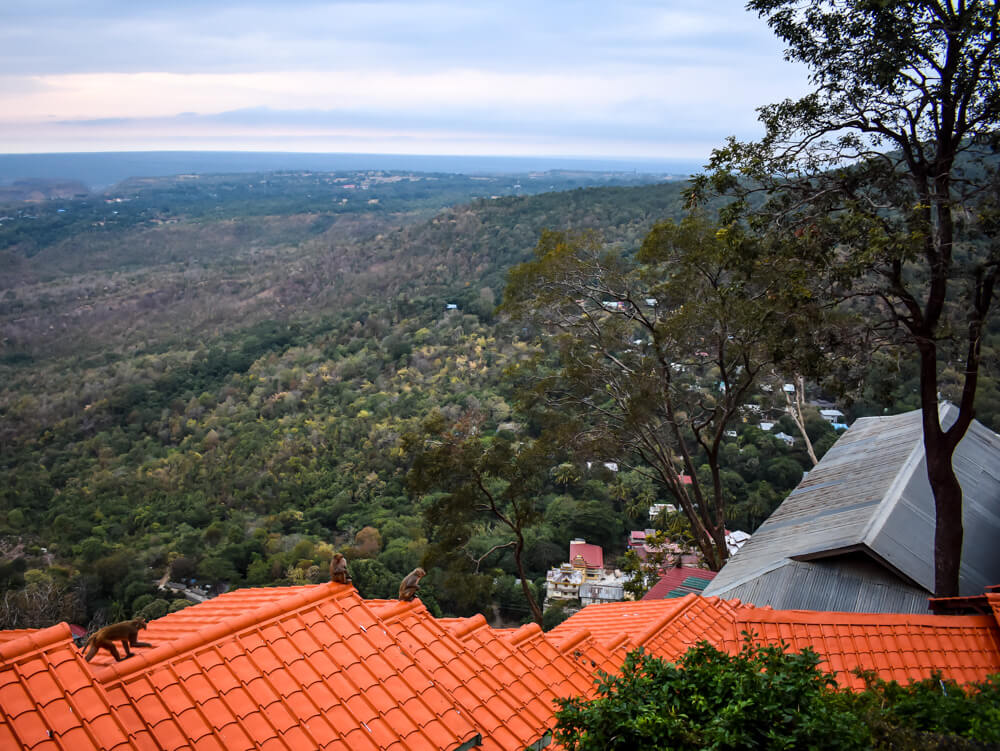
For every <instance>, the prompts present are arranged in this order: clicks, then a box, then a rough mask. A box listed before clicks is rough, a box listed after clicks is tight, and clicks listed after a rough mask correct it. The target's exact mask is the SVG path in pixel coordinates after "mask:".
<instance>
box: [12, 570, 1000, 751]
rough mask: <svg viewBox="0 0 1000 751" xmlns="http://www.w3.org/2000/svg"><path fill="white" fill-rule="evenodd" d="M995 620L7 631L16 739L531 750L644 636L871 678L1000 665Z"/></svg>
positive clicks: (726, 613) (631, 619)
mask: <svg viewBox="0 0 1000 751" xmlns="http://www.w3.org/2000/svg"><path fill="white" fill-rule="evenodd" d="M984 597H985V598H986V599H985V602H986V603H987V604H988V606H989V609H990V612H989V613H988V614H980V615H950V616H936V615H927V616H899V615H884V614H883V615H863V614H854V613H811V612H801V611H778V610H771V609H768V608H754V607H747V606H744V605H742V604H741V603H739V601H723V600H719V599H718V598H714V597H698V596H695V595H687V596H685V597H681V598H675V599H669V600H656V601H643V602H621V603H609V604H599V605H590V606H588V607H586V608H584V609H583V610H581V611H580V612H579V613H577V614H575V615H573V616H572V617H571V618H569V619H568V620H566V621H565V622H563V623H562V624H560V625H559V626H558V627H557V628H555V629H553V630H552V631H550V632H548V633H543V632H542V631H541V629H539V628H538V627H537V626H536V625H534V624H532V625H527V626H523V627H521V628H518V629H493V628H490V627H489V625H488V624H487V623H486V620H485V619H484V618H483V617H482V616H474V617H471V618H442V619H435V618H434V617H433V616H432V615H431V614H430V613H429V612H428V611H427V609H426V608H425V607H424V606H423V605H422V603H420V601H419V600H415V601H413V602H399V601H396V600H364V599H362V598H361V597H360V596H359V595H358V593H357V591H356V590H355V589H354V588H353V587H351V586H350V585H341V584H321V585H313V586H303V587H279V588H270V589H243V590H237V591H235V592H231V593H227V594H225V595H222V596H220V597H217V598H215V599H213V600H210V601H208V602H205V603H202V604H199V605H195V606H191V607H189V608H186V609H184V610H181V611H179V612H176V613H172V614H170V615H168V616H165V617H163V618H160V619H157V620H155V621H152V622H150V624H149V627H148V629H147V630H146V631H144V632H142V636H141V639H142V640H143V641H148V642H149V643H151V644H152V645H153V646H151V647H139V648H136V650H135V652H136V654H135V656H134V657H132V658H130V659H127V660H123V661H122V662H114V660H112V659H111V658H110V657H109V656H107V655H106V654H104V653H103V652H102V653H100V654H99V656H98V657H96V658H95V659H94V660H93V661H92V662H90V663H87V662H85V661H84V660H83V657H82V655H81V652H80V650H79V649H78V648H77V647H76V646H75V645H74V643H73V641H72V638H71V634H70V629H69V627H68V626H67V625H66V624H65V623H63V624H58V625H56V626H52V627H50V628H45V629H39V630H26V631H21V632H18V633H15V634H0V748H24V749H58V748H72V749H73V751H83V750H84V749H98V748H99V749H122V750H124V749H167V750H168V751H170V750H172V749H182V748H184V749H197V750H198V751H201V750H203V749H218V750H219V751H221V750H222V749H229V748H261V749H274V750H275V751H278V750H280V749H301V748H323V749H345V750H346V749H351V751H357V750H362V751H364V750H366V749H392V750H393V751H404V750H405V749H426V748H442V749H467V748H472V747H481V748H484V749H509V748H525V747H527V746H529V745H531V744H533V743H536V742H538V741H539V740H542V739H544V738H545V737H546V734H547V733H548V732H549V731H550V729H551V728H552V726H553V722H554V721H553V712H554V709H555V707H554V703H553V702H554V700H555V699H556V698H558V697H564V696H570V695H589V694H591V692H593V690H594V674H595V672H596V671H597V670H604V671H608V672H614V671H616V670H617V669H618V668H619V667H620V665H621V663H622V661H623V660H624V657H625V654H626V652H627V651H628V650H630V649H634V648H636V647H639V646H642V647H644V648H645V649H646V650H648V651H650V652H652V653H653V654H655V655H658V656H661V657H664V658H667V659H676V658H677V657H679V656H680V655H681V654H683V652H684V651H685V650H686V649H687V648H688V647H690V646H691V645H693V644H694V643H696V642H697V641H699V640H701V639H708V640H709V641H710V642H712V643H713V644H716V645H717V646H719V647H720V648H723V649H727V650H731V651H736V650H737V649H738V648H739V646H740V644H741V642H742V639H743V636H742V632H743V631H752V632H753V633H755V634H756V637H757V638H758V639H760V640H763V641H767V642H778V641H780V640H784V641H785V642H787V643H789V644H791V645H792V646H793V648H795V649H800V648H801V647H804V646H812V647H813V648H814V649H816V650H817V652H819V654H820V655H821V656H822V657H823V658H824V659H825V660H826V661H827V664H826V665H825V667H828V668H829V669H832V670H835V671H837V672H838V677H839V678H840V680H842V681H844V682H846V683H848V684H850V685H858V680H857V679H856V678H855V677H854V676H852V675H851V674H850V672H849V671H850V670H851V669H852V668H854V667H862V668H866V669H872V670H875V671H877V672H878V673H879V674H880V675H881V676H883V677H885V678H896V679H900V680H905V679H908V678H922V677H925V676H927V675H929V674H930V672H931V671H932V670H935V669H937V670H941V671H942V672H943V673H944V675H945V676H947V677H952V678H955V679H956V680H958V681H963V682H964V681H969V680H981V679H983V678H985V677H986V676H987V675H988V674H990V673H995V672H998V671H1000V628H998V623H997V617H998V613H1000V594H994V593H988V594H986V595H984Z"/></svg>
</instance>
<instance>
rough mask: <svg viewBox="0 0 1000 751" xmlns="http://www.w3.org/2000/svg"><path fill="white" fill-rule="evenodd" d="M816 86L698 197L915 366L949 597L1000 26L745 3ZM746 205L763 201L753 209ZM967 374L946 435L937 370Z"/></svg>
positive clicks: (805, 4)
mask: <svg viewBox="0 0 1000 751" xmlns="http://www.w3.org/2000/svg"><path fill="white" fill-rule="evenodd" d="M747 7H748V9H750V10H755V11H757V12H758V13H759V14H760V15H761V16H762V17H764V18H766V19H767V21H768V24H769V25H770V26H771V28H772V29H773V30H774V32H775V33H776V34H777V35H778V36H779V37H780V38H781V39H783V40H784V41H785V43H786V44H787V49H786V51H785V57H786V59H788V60H791V61H795V62H800V63H804V64H805V65H806V66H808V68H809V70H810V76H811V81H812V83H813V84H814V87H815V89H814V91H813V92H812V93H810V94H808V95H807V96H805V97H803V98H801V99H798V100H791V99H789V100H785V101H783V102H780V103H778V104H772V105H768V106H765V107H762V108H761V109H760V110H759V113H760V120H761V122H762V123H763V124H764V126H765V135H764V137H763V139H762V140H760V141H759V142H755V143H741V142H739V141H737V140H736V139H730V141H729V142H728V143H727V145H726V146H725V147H724V148H721V149H718V150H716V151H715V152H714V153H713V157H712V159H711V162H710V164H709V173H708V174H707V175H705V176H701V177H700V178H699V179H698V180H696V183H695V186H694V188H693V197H694V198H696V199H697V198H704V197H707V196H708V195H710V194H711V193H713V192H716V193H722V194H726V195H729V196H731V197H735V199H736V200H735V201H733V202H732V203H731V204H729V205H728V207H727V208H726V209H725V210H724V215H723V216H724V221H727V222H728V221H736V219H737V218H738V217H740V216H741V215H744V216H746V217H747V218H748V226H749V227H750V228H751V230H753V231H755V232H757V233H759V234H760V235H768V236H769V237H771V238H773V239H774V240H775V244H776V246H783V247H784V251H785V253H786V255H788V256H790V257H796V258H799V259H800V260H801V261H802V263H803V264H805V265H808V266H809V267H810V268H812V269H813V270H814V272H815V274H816V277H817V278H818V279H820V280H822V281H823V282H824V283H825V287H826V290H825V291H826V293H827V294H829V295H830V296H831V298H832V299H835V300H838V301H840V302H841V303H842V307H844V308H846V309H850V310H852V311H854V312H857V313H860V314H862V315H863V316H864V317H865V318H866V319H867V320H869V321H870V322H871V326H870V329H869V330H870V333H871V334H872V335H873V336H875V337H876V341H878V342H880V343H882V344H884V345H887V346H896V347H901V348H904V349H905V350H907V351H909V352H911V353H912V354H913V356H915V358H916V359H917V360H918V361H919V371H920V386H919V391H920V406H921V408H922V410H923V441H924V449H925V455H926V465H927V476H928V479H929V481H930V485H931V488H932V490H933V493H934V501H935V510H936V531H935V541H934V550H935V591H936V592H937V594H938V595H942V596H945V595H957V594H958V592H959V565H960V562H961V548H962V488H961V486H960V485H959V482H958V479H957V477H956V476H955V472H954V469H953V467H952V456H953V454H954V452H955V448H956V447H957V445H958V443H959V441H961V439H962V437H963V436H964V435H965V432H966V430H967V429H968V427H969V424H970V423H971V422H972V419H973V417H974V406H975V397H976V387H977V385H978V380H979V367H980V356H981V346H982V336H983V331H984V326H985V324H986V321H987V316H988V315H989V313H990V311H991V307H992V305H993V301H994V289H995V285H996V282H997V274H998V269H1000V248H998V245H997V240H996V238H997V233H998V229H1000V203H998V201H1000V199H998V193H1000V191H998V187H1000V180H998V177H997V169H996V152H997V148H998V145H1000V134H998V130H997V124H998V121H1000V23H998V14H1000V10H998V7H1000V6H998V5H997V3H996V2H995V1H994V0H750V2H749V3H748V5H747ZM754 194H762V199H761V198H756V197H755V196H754ZM952 361H954V362H957V363H960V366H959V368H960V370H961V371H962V378H963V379H964V380H963V384H962V389H961V396H960V398H959V400H958V416H957V418H956V419H955V420H954V422H952V423H951V424H950V425H945V424H942V422H941V419H940V414H939V405H938V393H939V380H940V377H941V373H942V370H943V369H944V368H946V367H947V365H948V364H949V363H950V362H952Z"/></svg>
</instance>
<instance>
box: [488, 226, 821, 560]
mask: <svg viewBox="0 0 1000 751" xmlns="http://www.w3.org/2000/svg"><path fill="white" fill-rule="evenodd" d="M745 245H746V240H745V238H744V237H743V236H742V235H741V234H739V233H729V232H727V231H726V230H724V229H720V228H718V227H716V226H714V225H711V224H709V223H708V222H706V221H704V220H703V219H701V218H699V217H689V218H687V219H685V220H683V221H682V222H681V223H679V224H676V223H674V222H663V223H660V224H657V225H656V226H655V227H654V228H653V229H652V231H651V232H650V233H649V235H648V236H647V237H646V239H645V241H644V242H643V244H642V248H641V250H640V251H639V253H638V255H637V257H635V258H629V257H626V256H624V255H622V254H619V253H616V252H614V251H611V250H607V249H605V248H603V247H601V245H600V243H599V241H598V239H597V238H596V237H595V236H593V235H568V234H563V233H552V232H547V233H543V234H542V237H541V240H540V241H539V243H538V247H537V248H536V250H535V259H534V260H533V261H529V262H528V263H525V264H522V265H520V266H518V267H516V268H515V269H513V270H512V271H511V272H510V276H509V280H508V285H507V288H506V291H505V300H504V304H503V310H505V311H506V312H508V313H510V314H511V315H513V316H514V317H516V318H519V319H521V320H523V321H525V322H528V323H530V324H532V325H534V326H537V327H539V328H541V329H542V332H543V333H545V334H548V335H550V336H554V339H553V341H554V342H555V348H556V349H557V357H558V367H557V369H556V370H555V372H554V373H542V374H541V376H540V377H539V378H538V379H537V382H536V383H535V393H536V394H537V395H538V397H539V398H540V399H541V400H542V401H543V402H545V403H546V404H547V405H548V406H549V407H550V408H552V409H554V410H557V413H558V415H559V418H560V419H562V420H565V419H567V418H569V417H571V416H573V417H575V418H576V420H577V425H578V426H579V431H578V433H577V436H576V438H577V443H578V445H579V447H580V448H581V450H582V451H584V452H589V453H590V454H591V456H593V458H595V459H599V460H601V461H606V460H608V459H614V460H615V461H617V462H618V463H619V464H623V465H625V466H626V467H629V468H630V469H633V470H635V471H640V472H643V473H645V474H647V475H648V476H650V477H651V478H652V479H653V480H655V482H656V483H657V484H658V485H659V486H660V487H661V488H663V489H665V490H666V491H668V492H669V493H670V494H671V495H673V497H674V498H675V499H676V500H677V503H678V505H679V506H680V508H681V509H682V510H683V512H684V514H685V515H686V516H687V518H688V520H689V521H690V525H691V533H692V535H693V537H694V542H695V544H696V546H697V548H698V550H699V551H700V553H701V555H702V556H703V558H704V560H705V563H706V564H707V565H708V566H709V568H711V569H712V570H714V571H717V570H718V569H719V568H721V566H722V565H723V563H724V562H725V560H726V558H727V557H728V549H727V547H726V542H725V533H726V520H725V509H726V501H727V499H726V493H725V489H724V486H723V482H722V476H721V469H722V464H721V459H722V454H721V448H722V446H723V442H724V437H725V432H726V429H727V427H728V426H729V425H731V424H732V423H733V422H734V421H735V420H736V419H737V418H738V416H739V414H740V409H741V408H742V406H743V404H744V403H745V402H746V401H747V398H748V395H749V394H751V393H753V392H754V390H755V388H756V386H757V384H758V382H759V379H760V377H761V376H762V375H763V374H764V373H766V372H769V371H770V369H771V368H772V367H773V366H774V365H775V364H776V363H777V362H779V361H780V360H783V359H785V358H787V357H789V356H790V353H791V352H795V351H799V350H807V349H808V348H805V347H803V342H804V341H805V340H806V338H807V335H808V332H809V331H810V330H817V328H818V327H817V326H816V325H815V322H812V323H811V324H810V325H806V323H807V321H808V320H809V319H808V316H809V313H810V311H811V310H813V308H812V306H810V304H809V301H808V299H807V298H806V297H804V295H806V294H807V293H808V287H807V286H806V285H805V283H804V280H803V279H801V277H800V272H799V270H798V265H797V264H795V263H785V264H781V263H778V262H773V261H772V259H770V258H769V257H767V256H765V255H764V254H762V253H761V254H760V255H759V256H758V257H757V258H755V257H754V253H757V252H758V251H759V250H760V249H759V248H747V247H744V246H745ZM702 462H705V463H707V465H708V467H709V472H708V477H707V479H706V480H703V478H702V476H701V473H700V472H699V471H698V470H699V468H700V466H701V464H702ZM689 478H690V479H689ZM688 483H690V484H688Z"/></svg>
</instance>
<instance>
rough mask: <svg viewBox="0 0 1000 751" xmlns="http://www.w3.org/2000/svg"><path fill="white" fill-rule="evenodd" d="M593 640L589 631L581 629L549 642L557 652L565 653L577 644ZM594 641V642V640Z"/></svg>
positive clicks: (551, 639) (550, 639)
mask: <svg viewBox="0 0 1000 751" xmlns="http://www.w3.org/2000/svg"><path fill="white" fill-rule="evenodd" d="M593 638H594V635H593V634H592V633H591V632H590V629H586V628H581V629H580V630H579V631H574V632H573V633H571V634H569V635H568V636H566V637H565V638H564V639H556V638H549V641H550V642H552V643H553V644H555V645H556V648H557V649H559V651H561V652H563V653H566V652H569V651H570V650H571V649H573V648H574V647H576V646H577V645H578V644H580V643H582V642H585V641H587V639H593ZM594 641H595V642H596V639H595V640H594Z"/></svg>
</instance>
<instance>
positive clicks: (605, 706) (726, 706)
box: [555, 634, 1000, 751]
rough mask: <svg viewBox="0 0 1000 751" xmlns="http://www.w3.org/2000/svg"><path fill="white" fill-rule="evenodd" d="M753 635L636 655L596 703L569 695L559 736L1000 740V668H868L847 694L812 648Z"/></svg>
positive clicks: (865, 744)
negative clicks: (975, 674)
mask: <svg viewBox="0 0 1000 751" xmlns="http://www.w3.org/2000/svg"><path fill="white" fill-rule="evenodd" d="M745 637H746V639H745V641H744V644H743V646H742V648H741V649H740V651H739V653H738V654H735V655H731V656H730V655H727V654H725V653H723V652H720V651H719V650H717V649H715V648H714V647H712V646H711V645H710V644H708V643H707V642H701V643H699V644H698V645H696V646H694V647H692V648H691V649H689V650H688V651H687V652H686V653H685V654H684V655H683V656H682V657H681V659H680V660H679V661H678V662H677V663H676V664H672V663H668V662H666V661H664V660H660V659H657V658H655V657H652V656H650V655H648V654H646V653H644V652H643V651H642V650H638V651H635V652H631V653H629V655H628V656H627V657H626V659H625V664H624V665H623V667H622V670H621V673H620V674H619V675H617V676H612V675H608V674H605V673H601V674H600V679H599V681H598V683H597V696H596V697H595V698H594V699H590V700H588V699H582V698H572V699H561V700H560V701H559V704H560V709H559V711H557V712H556V720H557V726H556V732H555V735H556V739H557V740H558V741H559V742H560V743H562V744H563V745H564V746H565V747H566V748H568V749H570V750H571V751H590V750H593V751H598V750H601V751H604V750H605V749H635V751H643V750H644V749H649V750H650V751H652V750H653V749H656V750H657V751H660V750H663V751H668V750H669V749H678V750H681V749H692V750H693V749H703V748H704V749H719V750H720V751H722V750H723V749H733V750H735V749H800V748H809V749H831V751H832V750H837V751H841V750H846V749H866V748H873V749H881V750H883V751H906V750H908V749H912V750H913V751H917V750H918V749H925V748H940V749H955V751H961V750H963V749H964V750H965V751H974V750H976V749H984V748H986V747H990V748H992V747H993V746H994V744H997V743H1000V731H998V730H997V728H998V727H1000V724H998V720H1000V676H992V677H990V678H989V679H987V680H986V681H984V682H982V683H978V684H969V685H966V686H960V685H958V684H956V683H955V682H954V681H952V680H943V679H942V677H941V675H939V674H935V675H933V676H932V677H930V678H927V679H924V680H921V681H915V682H913V683H911V684H909V685H907V686H901V685H900V684H898V683H896V682H895V681H890V682H886V681H883V680H881V679H878V678H876V677H875V675H874V674H873V673H862V675H863V676H864V677H865V682H866V686H867V688H866V689H865V690H864V691H857V692H855V691H851V690H847V689H844V690H841V689H838V687H837V683H836V681H835V680H834V678H833V676H832V675H831V674H828V673H824V672H823V671H822V670H820V669H819V663H820V660H819V658H818V657H817V655H816V653H815V652H813V651H812V650H810V649H805V650H803V651H802V652H800V653H798V654H795V653H791V652H788V651H787V649H786V647H785V646H784V645H782V646H775V645H771V646H765V645H757V644H755V643H754V641H753V639H752V638H751V636H750V635H749V634H745ZM983 744H987V745H983Z"/></svg>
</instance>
